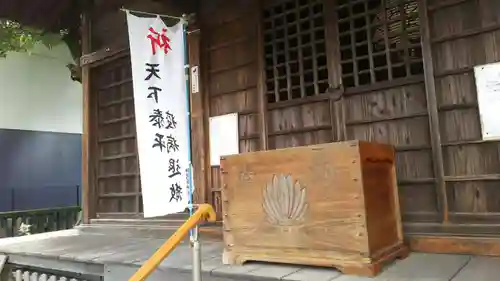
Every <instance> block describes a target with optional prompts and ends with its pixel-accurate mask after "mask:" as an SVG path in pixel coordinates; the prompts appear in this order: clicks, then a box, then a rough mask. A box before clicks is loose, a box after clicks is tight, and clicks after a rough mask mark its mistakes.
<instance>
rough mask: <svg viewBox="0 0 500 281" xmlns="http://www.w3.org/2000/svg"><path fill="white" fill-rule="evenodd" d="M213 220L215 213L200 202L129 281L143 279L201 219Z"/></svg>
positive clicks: (208, 206) (207, 205) (210, 207)
mask: <svg viewBox="0 0 500 281" xmlns="http://www.w3.org/2000/svg"><path fill="white" fill-rule="evenodd" d="M203 220H207V221H209V222H215V220H216V214H215V211H214V209H213V208H212V206H210V205H209V204H201V205H199V206H198V210H197V211H196V212H195V213H194V214H193V215H192V216H191V217H189V219H188V220H187V221H186V222H185V223H184V224H183V225H181V227H179V229H177V230H176V231H175V233H174V234H173V235H172V236H170V238H169V239H168V240H167V241H165V243H163V245H161V247H160V248H159V249H158V250H156V252H155V253H154V254H153V255H152V256H151V257H150V258H149V259H148V260H147V261H146V262H145V263H144V264H143V265H142V266H141V267H140V268H139V269H138V270H137V272H135V273H134V275H132V277H130V279H129V281H144V280H146V278H148V276H149V275H151V273H153V271H154V270H155V269H156V268H157V267H158V266H159V265H160V263H161V262H162V261H163V260H164V259H165V258H166V257H167V256H168V255H169V254H170V253H171V252H172V251H173V250H174V249H175V247H177V246H178V245H179V244H180V243H181V242H182V240H183V239H184V238H185V237H186V236H187V235H188V233H189V231H190V230H191V229H192V228H194V227H196V226H197V225H198V224H199V223H200V222H201V221H203Z"/></svg>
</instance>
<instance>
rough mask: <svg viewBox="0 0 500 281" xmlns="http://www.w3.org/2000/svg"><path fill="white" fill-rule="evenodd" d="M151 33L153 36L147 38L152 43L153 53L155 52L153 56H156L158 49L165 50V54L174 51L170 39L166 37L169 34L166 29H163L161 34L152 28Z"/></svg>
mask: <svg viewBox="0 0 500 281" xmlns="http://www.w3.org/2000/svg"><path fill="white" fill-rule="evenodd" d="M149 32H150V33H151V34H149V35H148V36H147V38H148V39H149V40H150V41H151V52H153V55H156V48H158V49H160V50H161V49H163V51H164V52H165V54H168V51H169V50H172V48H171V47H170V38H168V37H167V35H165V33H166V32H167V29H166V28H163V29H162V30H161V33H158V32H156V30H154V28H152V27H150V28H149Z"/></svg>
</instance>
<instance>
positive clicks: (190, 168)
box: [181, 15, 194, 238]
mask: <svg viewBox="0 0 500 281" xmlns="http://www.w3.org/2000/svg"><path fill="white" fill-rule="evenodd" d="M183 16H184V15H183ZM181 20H182V21H183V22H182V31H183V32H184V36H183V38H184V75H185V77H186V101H187V113H186V114H187V117H188V118H187V130H188V131H187V134H188V138H187V142H188V144H187V145H188V148H189V149H188V167H187V184H188V193H189V207H188V208H189V216H192V215H193V208H194V204H193V178H192V172H193V165H192V148H191V98H190V93H189V92H190V91H189V49H188V44H187V25H188V22H187V20H186V18H185V17H183V18H182V19H181ZM189 236H190V237H191V238H192V237H193V231H192V230H191V231H190V232H189Z"/></svg>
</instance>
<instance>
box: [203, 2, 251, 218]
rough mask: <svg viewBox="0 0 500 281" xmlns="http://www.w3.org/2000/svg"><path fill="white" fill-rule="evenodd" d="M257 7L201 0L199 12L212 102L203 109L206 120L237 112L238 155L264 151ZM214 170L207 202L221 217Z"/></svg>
mask: <svg viewBox="0 0 500 281" xmlns="http://www.w3.org/2000/svg"><path fill="white" fill-rule="evenodd" d="M257 2H258V1H250V0H248V1H231V0H217V1H210V2H208V1H202V2H201V7H200V9H201V13H200V20H201V23H202V30H201V32H202V33H201V34H202V51H201V52H202V58H203V59H204V60H203V61H202V72H204V73H205V75H203V83H204V84H205V87H204V89H205V95H206V96H207V98H208V101H207V108H206V109H205V110H208V116H207V117H211V116H219V115H223V114H227V113H233V112H238V113H239V137H240V152H251V151H257V150H260V149H261V144H260V143H261V141H260V134H259V130H260V120H259V105H258V101H259V97H258V90H257V89H258V87H259V86H258V80H259V78H258V73H259V71H258V65H259V62H258V59H257V53H258V50H257V48H258V44H257V41H258V39H257V36H256V35H257V33H258V20H257V19H258V18H257V16H258V13H257V10H256V8H257ZM207 141H208V139H207ZM208 165H210V164H209V163H208ZM210 171H211V173H210V174H209V176H208V177H209V185H208V193H209V194H208V196H209V201H208V202H209V203H211V204H213V206H214V207H215V209H216V211H217V213H218V214H219V218H220V215H221V212H222V209H221V208H222V201H221V200H222V199H221V178H220V169H219V167H211V168H210Z"/></svg>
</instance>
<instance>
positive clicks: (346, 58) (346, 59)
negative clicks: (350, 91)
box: [336, 0, 423, 87]
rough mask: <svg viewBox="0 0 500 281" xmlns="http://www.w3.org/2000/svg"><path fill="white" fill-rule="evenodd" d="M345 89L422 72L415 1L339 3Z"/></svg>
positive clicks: (388, 0) (345, 0)
mask: <svg viewBox="0 0 500 281" xmlns="http://www.w3.org/2000/svg"><path fill="white" fill-rule="evenodd" d="M336 12H337V16H338V17H337V18H338V30H339V42H340V53H341V66H342V83H343V84H344V87H356V86H361V85H367V84H373V83H376V82H382V81H388V80H389V81H390V80H394V79H398V78H405V77H409V76H413V75H419V74H422V73H423V63H422V49H421V45H420V18H419V15H418V4H417V1H416V0H411V1H408V0H339V1H338V6H337V11H336Z"/></svg>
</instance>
